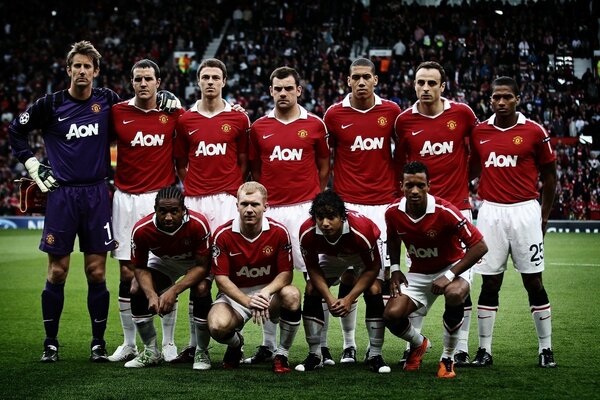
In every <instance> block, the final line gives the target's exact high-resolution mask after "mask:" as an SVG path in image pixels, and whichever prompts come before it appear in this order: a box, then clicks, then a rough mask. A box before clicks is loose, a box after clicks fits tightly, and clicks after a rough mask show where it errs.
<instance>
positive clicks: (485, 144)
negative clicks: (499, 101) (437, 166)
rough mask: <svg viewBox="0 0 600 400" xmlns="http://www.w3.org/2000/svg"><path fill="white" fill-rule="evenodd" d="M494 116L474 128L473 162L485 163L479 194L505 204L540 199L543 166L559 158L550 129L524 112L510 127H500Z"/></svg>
mask: <svg viewBox="0 0 600 400" xmlns="http://www.w3.org/2000/svg"><path fill="white" fill-rule="evenodd" d="M494 119H495V115H492V117H491V118H490V119H488V120H487V121H485V122H483V123H481V124H479V125H478V126H477V128H475V130H474V131H473V150H474V151H473V157H474V159H473V162H479V163H481V177H480V180H479V189H478V192H479V196H480V197H481V198H482V199H484V200H488V201H493V202H496V203H503V204H512V203H519V202H522V201H527V200H532V199H537V198H538V191H537V183H538V172H539V166H540V165H544V164H547V163H550V162H553V161H555V160H556V156H555V155H554V152H553V151H552V147H551V146H550V137H549V136H548V133H547V132H546V130H545V129H544V128H543V127H542V126H541V125H539V124H537V123H535V122H533V121H531V120H529V119H527V118H526V117H525V116H524V115H523V114H521V113H519V114H518V119H517V124H516V125H514V126H512V127H510V128H507V129H500V128H498V127H496V126H495V125H494Z"/></svg>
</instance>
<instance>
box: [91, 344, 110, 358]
mask: <svg viewBox="0 0 600 400" xmlns="http://www.w3.org/2000/svg"><path fill="white" fill-rule="evenodd" d="M90 361H91V362H95V363H103V362H108V361H109V360H108V353H107V352H106V347H104V345H101V344H97V345H95V346H94V347H92V351H91V353H90Z"/></svg>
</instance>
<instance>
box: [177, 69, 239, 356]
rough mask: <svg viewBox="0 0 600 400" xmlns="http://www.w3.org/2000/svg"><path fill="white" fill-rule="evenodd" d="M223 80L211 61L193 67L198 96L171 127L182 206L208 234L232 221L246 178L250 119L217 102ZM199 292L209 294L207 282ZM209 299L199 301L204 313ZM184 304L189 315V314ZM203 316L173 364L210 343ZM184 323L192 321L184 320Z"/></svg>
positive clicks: (220, 99)
mask: <svg viewBox="0 0 600 400" xmlns="http://www.w3.org/2000/svg"><path fill="white" fill-rule="evenodd" d="M226 81H227V68H226V67H225V64H223V62H222V61H220V60H217V59H215V58H209V59H207V60H204V61H203V62H202V63H201V64H200V67H199V68H198V86H199V87H200V92H201V94H202V97H201V99H200V100H198V101H197V102H196V103H195V104H194V105H193V106H192V108H191V109H190V110H188V111H187V112H185V113H184V114H183V115H182V116H181V118H179V122H178V123H177V140H176V146H175V157H176V162H177V172H178V175H179V178H180V179H181V180H182V182H183V186H184V193H185V205H186V206H187V207H188V208H189V209H190V210H197V211H201V212H202V213H203V214H204V215H205V216H206V217H207V218H208V222H209V224H210V228H211V230H212V231H213V232H214V231H215V230H216V229H217V227H219V226H220V225H222V224H224V223H225V222H227V221H229V220H230V219H232V218H234V217H235V216H236V215H237V214H236V213H235V209H236V197H235V196H236V192H237V189H238V187H239V186H240V185H241V184H242V182H244V181H245V180H246V177H247V175H248V129H249V128H250V120H249V119H248V116H247V115H246V114H245V113H242V112H237V111H235V110H233V109H232V107H231V106H230V105H229V104H228V103H227V102H225V101H224V100H223V97H222V91H223V87H224V86H225V83H226ZM206 283H207V284H208V285H207V287H206V288H204V289H205V291H206V292H208V294H210V283H211V281H206ZM210 303H211V302H210V298H208V300H207V302H205V303H203V304H204V305H205V309H206V315H208V314H207V313H208V308H210ZM192 309H193V307H192V304H191V302H190V308H189V310H190V315H191V312H192ZM206 315H205V317H204V318H203V319H202V323H201V324H197V323H191V324H190V331H191V332H190V345H189V346H188V347H187V348H186V349H184V350H183V351H182V352H181V353H180V354H179V356H178V357H177V358H176V360H175V362H186V361H191V359H192V357H193V356H194V350H195V348H196V343H195V339H196V336H197V335H198V333H196V334H194V329H195V327H197V326H200V327H201V329H202V332H201V333H200V335H201V336H202V337H204V338H205V340H209V339H210V333H209V332H208V326H207V325H206ZM190 321H192V320H191V319H190Z"/></svg>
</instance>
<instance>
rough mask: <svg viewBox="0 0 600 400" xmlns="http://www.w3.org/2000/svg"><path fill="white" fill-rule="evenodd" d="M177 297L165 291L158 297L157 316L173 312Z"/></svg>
mask: <svg viewBox="0 0 600 400" xmlns="http://www.w3.org/2000/svg"><path fill="white" fill-rule="evenodd" d="M175 301H177V295H175V293H174V292H173V291H172V290H170V289H169V290H167V291H166V292H164V293H163V294H161V295H160V296H159V297H158V315H161V316H162V315H165V314H168V313H170V312H171V311H173V307H174V306H175Z"/></svg>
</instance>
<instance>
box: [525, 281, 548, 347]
mask: <svg viewBox="0 0 600 400" xmlns="http://www.w3.org/2000/svg"><path fill="white" fill-rule="evenodd" d="M529 305H530V309H531V317H532V318H533V323H534V324H535V330H536V332H537V336H538V345H539V353H541V352H542V350H543V349H552V308H551V307H550V300H548V294H547V293H546V289H544V288H542V289H541V290H538V291H536V292H534V293H529Z"/></svg>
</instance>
